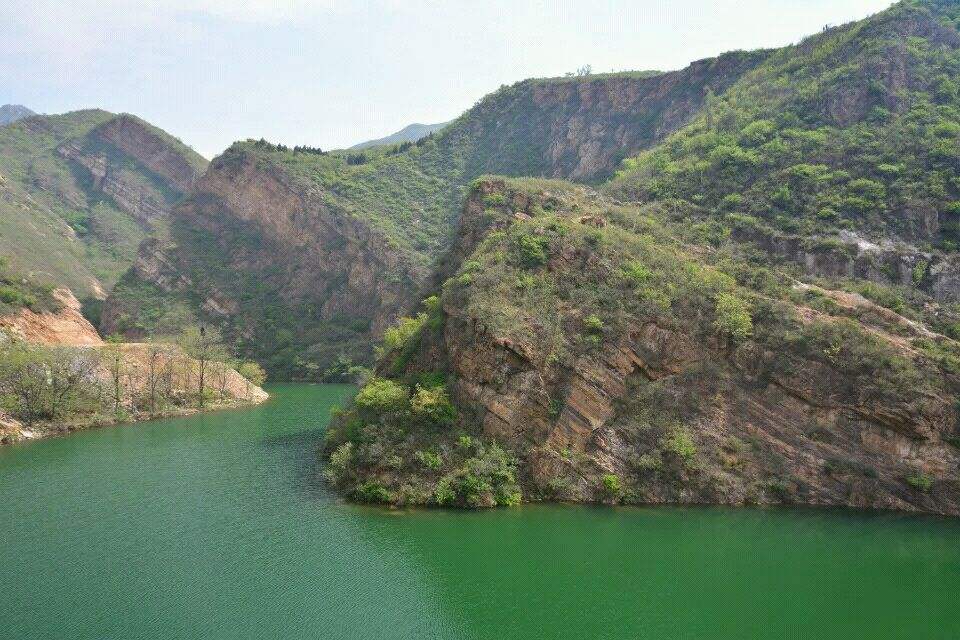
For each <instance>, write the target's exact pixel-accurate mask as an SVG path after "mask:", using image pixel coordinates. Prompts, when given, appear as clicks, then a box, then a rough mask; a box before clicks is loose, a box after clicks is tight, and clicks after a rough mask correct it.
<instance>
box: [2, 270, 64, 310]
mask: <svg viewBox="0 0 960 640" xmlns="http://www.w3.org/2000/svg"><path fill="white" fill-rule="evenodd" d="M61 306H62V305H61V304H60V301H59V300H57V299H56V298H55V297H54V295H53V286H52V285H49V284H38V283H36V282H34V281H33V280H32V279H30V278H28V277H25V276H23V275H22V274H19V273H16V272H15V271H13V269H12V268H11V267H10V263H9V261H8V260H7V259H6V258H4V257H0V316H2V315H7V314H10V313H13V312H15V311H17V310H18V309H22V308H27V309H29V310H30V311H33V312H36V313H41V312H44V311H58V310H59V309H60V308H61Z"/></svg>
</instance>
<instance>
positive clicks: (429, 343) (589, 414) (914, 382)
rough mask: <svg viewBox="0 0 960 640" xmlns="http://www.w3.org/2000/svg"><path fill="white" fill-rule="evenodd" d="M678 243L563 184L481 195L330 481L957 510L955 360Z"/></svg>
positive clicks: (451, 501)
mask: <svg viewBox="0 0 960 640" xmlns="http://www.w3.org/2000/svg"><path fill="white" fill-rule="evenodd" d="M685 234H686V230H685V229H684V227H683V225H676V226H675V225H673V224H671V223H669V222H665V221H664V220H662V219H661V218H660V217H659V212H658V211H657V209H655V208H645V207H637V206H636V205H622V204H617V203H616V202H614V201H612V200H609V199H606V198H604V197H603V196H601V195H599V194H597V193H595V192H592V191H590V190H589V189H586V188H584V187H579V186H575V185H573V184H570V183H564V182H555V181H535V180H530V179H521V180H513V181H511V180H505V179H499V178H490V179H483V180H480V181H478V182H477V183H476V184H475V186H474V189H473V192H472V193H471V195H470V197H469V198H468V199H467V202H466V205H465V207H464V210H463V214H462V218H461V225H460V232H459V234H458V237H457V242H456V243H455V245H454V247H453V249H452V251H451V254H450V256H449V257H448V261H447V264H446V267H445V271H443V272H442V273H441V274H440V277H441V278H442V279H443V280H444V284H443V287H442V288H441V290H439V291H438V292H437V296H435V297H431V298H429V299H428V300H426V301H425V302H424V306H423V311H422V313H420V314H419V315H418V316H417V317H415V318H411V319H407V320H404V321H402V322H401V323H400V324H399V325H398V326H397V328H396V329H391V330H390V331H388V332H387V336H386V339H385V346H384V349H385V356H384V358H383V359H382V360H381V361H380V363H379V365H378V368H377V377H375V378H374V379H373V380H372V381H371V382H369V383H368V384H367V385H366V386H365V387H364V388H363V389H362V390H361V391H360V393H359V394H358V395H357V397H356V399H355V400H354V403H353V405H352V406H351V407H349V408H348V409H347V410H345V411H342V412H340V414H339V415H338V416H337V417H336V418H335V421H334V423H333V425H332V426H331V428H330V430H329V431H328V435H327V453H328V454H329V456H330V457H329V475H330V477H331V480H332V481H333V482H334V483H335V484H336V485H337V486H338V487H339V488H340V489H341V490H342V491H344V492H345V493H347V494H348V495H350V496H351V497H353V498H354V499H357V500H360V501H367V502H390V503H397V504H441V505H455V506H467V507H480V506H494V505H504V504H514V503H515V502H517V501H519V500H521V499H523V500H542V499H546V500H572V501H601V502H629V503H634V502H635V503H659V502H686V503H716V502H720V503H731V504H747V503H753V504H756V503H760V504H765V503H782V502H786V503H794V502H796V503H808V504H823V505H845V506H857V507H871V508H893V509H905V510H922V511H933V512H938V513H950V514H954V515H956V514H960V473H958V470H957V469H958V466H957V465H958V462H960V450H958V449H957V445H958V443H960V440H958V439H957V435H958V430H957V416H956V410H955V403H956V401H957V399H958V391H960V377H958V374H960V366H958V363H960V359H958V356H960V344H958V343H957V342H955V341H954V340H953V339H951V338H949V337H946V336H943V335H939V334H937V333H935V332H933V331H931V330H930V329H929V328H928V327H926V326H924V325H922V324H920V323H914V322H911V321H910V320H908V319H907V318H904V317H902V316H900V315H898V314H896V313H894V312H891V311H888V310H884V309H882V308H879V307H877V306H876V305H874V304H872V303H870V302H868V301H867V300H866V299H864V298H862V297H860V296H850V295H847V294H844V293H843V292H838V291H831V290H826V289H822V288H819V287H814V286H812V285H807V284H802V283H800V282H797V281H795V280H793V278H792V277H791V276H790V275H789V274H788V273H785V272H783V271H781V270H778V269H770V268H768V267H766V266H762V265H757V264H751V263H750V262H749V261H747V260H744V259H742V258H740V257H738V256H737V251H736V249H735V248H734V247H730V246H722V247H718V248H708V247H704V246H701V245H696V244H691V243H690V242H689V240H687V239H685ZM944 358H947V359H946V360H944Z"/></svg>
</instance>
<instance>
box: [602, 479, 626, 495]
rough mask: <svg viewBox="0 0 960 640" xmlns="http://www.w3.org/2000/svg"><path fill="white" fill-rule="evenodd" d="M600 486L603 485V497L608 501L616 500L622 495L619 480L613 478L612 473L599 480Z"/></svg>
mask: <svg viewBox="0 0 960 640" xmlns="http://www.w3.org/2000/svg"><path fill="white" fill-rule="evenodd" d="M600 482H601V484H602V485H603V495H604V496H605V497H606V498H608V499H610V500H616V499H617V498H619V497H620V496H621V495H623V485H622V484H621V482H620V478H618V477H617V476H615V475H614V474H612V473H607V474H605V475H604V476H603V477H602V478H601V479H600Z"/></svg>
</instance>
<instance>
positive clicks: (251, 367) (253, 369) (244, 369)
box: [238, 360, 267, 400]
mask: <svg viewBox="0 0 960 640" xmlns="http://www.w3.org/2000/svg"><path fill="white" fill-rule="evenodd" d="M238 371H239V373H240V375H241V376H243V377H244V379H245V380H246V381H247V400H250V398H251V397H252V395H253V393H252V391H253V389H252V387H254V386H257V387H260V386H262V385H263V383H264V382H266V381H267V372H266V371H264V370H263V367H261V366H260V365H259V364H257V363H256V362H253V361H250V360H248V361H246V362H243V363H241V364H240V367H239V369H238Z"/></svg>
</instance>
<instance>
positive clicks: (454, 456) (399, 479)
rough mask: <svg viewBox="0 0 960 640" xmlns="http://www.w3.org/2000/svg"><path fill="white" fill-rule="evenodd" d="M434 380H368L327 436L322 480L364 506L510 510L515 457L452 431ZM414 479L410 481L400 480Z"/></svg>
mask: <svg viewBox="0 0 960 640" xmlns="http://www.w3.org/2000/svg"><path fill="white" fill-rule="evenodd" d="M438 379H442V376H437V375H432V376H429V375H428V376H420V380H422V381H423V380H431V381H432V382H433V383H432V384H430V383H429V382H419V383H414V384H412V385H411V384H405V383H404V382H403V381H397V380H390V379H384V378H373V379H371V380H370V381H369V382H368V383H367V384H366V385H365V386H364V387H363V388H362V389H361V390H360V391H359V392H358V393H357V395H356V397H355V398H354V400H353V403H352V405H351V407H350V408H349V410H347V411H338V412H336V413H335V415H334V418H333V421H332V422H331V425H330V428H329V429H328V431H327V436H326V444H325V450H326V451H327V452H328V454H329V458H328V461H327V466H326V470H325V474H326V477H327V478H328V479H329V480H330V481H331V482H333V483H335V484H336V485H337V486H339V487H340V488H341V489H343V490H344V491H345V492H347V493H349V494H351V495H353V496H354V497H355V498H357V499H358V500H361V501H364V502H380V503H395V504H435V505H441V506H460V507H480V506H488V507H489V506H498V505H499V506H510V505H514V504H517V503H518V502H519V501H520V496H521V494H520V488H519V486H518V485H517V481H516V459H515V458H514V457H513V456H512V455H511V454H510V453H509V452H507V451H506V450H504V449H503V448H501V447H499V446H498V445H497V444H496V443H486V442H485V440H484V439H483V438H480V437H476V436H467V435H465V434H463V433H459V434H458V435H456V436H455V430H454V426H455V424H456V422H457V414H456V411H455V410H454V407H453V404H452V402H451V401H450V398H449V395H448V392H447V389H446V386H445V385H444V384H443V383H437V382H436V381H437V380H438ZM411 475H413V476H416V481H415V482H414V483H410V482H407V480H409V479H410V478H409V476H411Z"/></svg>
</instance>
